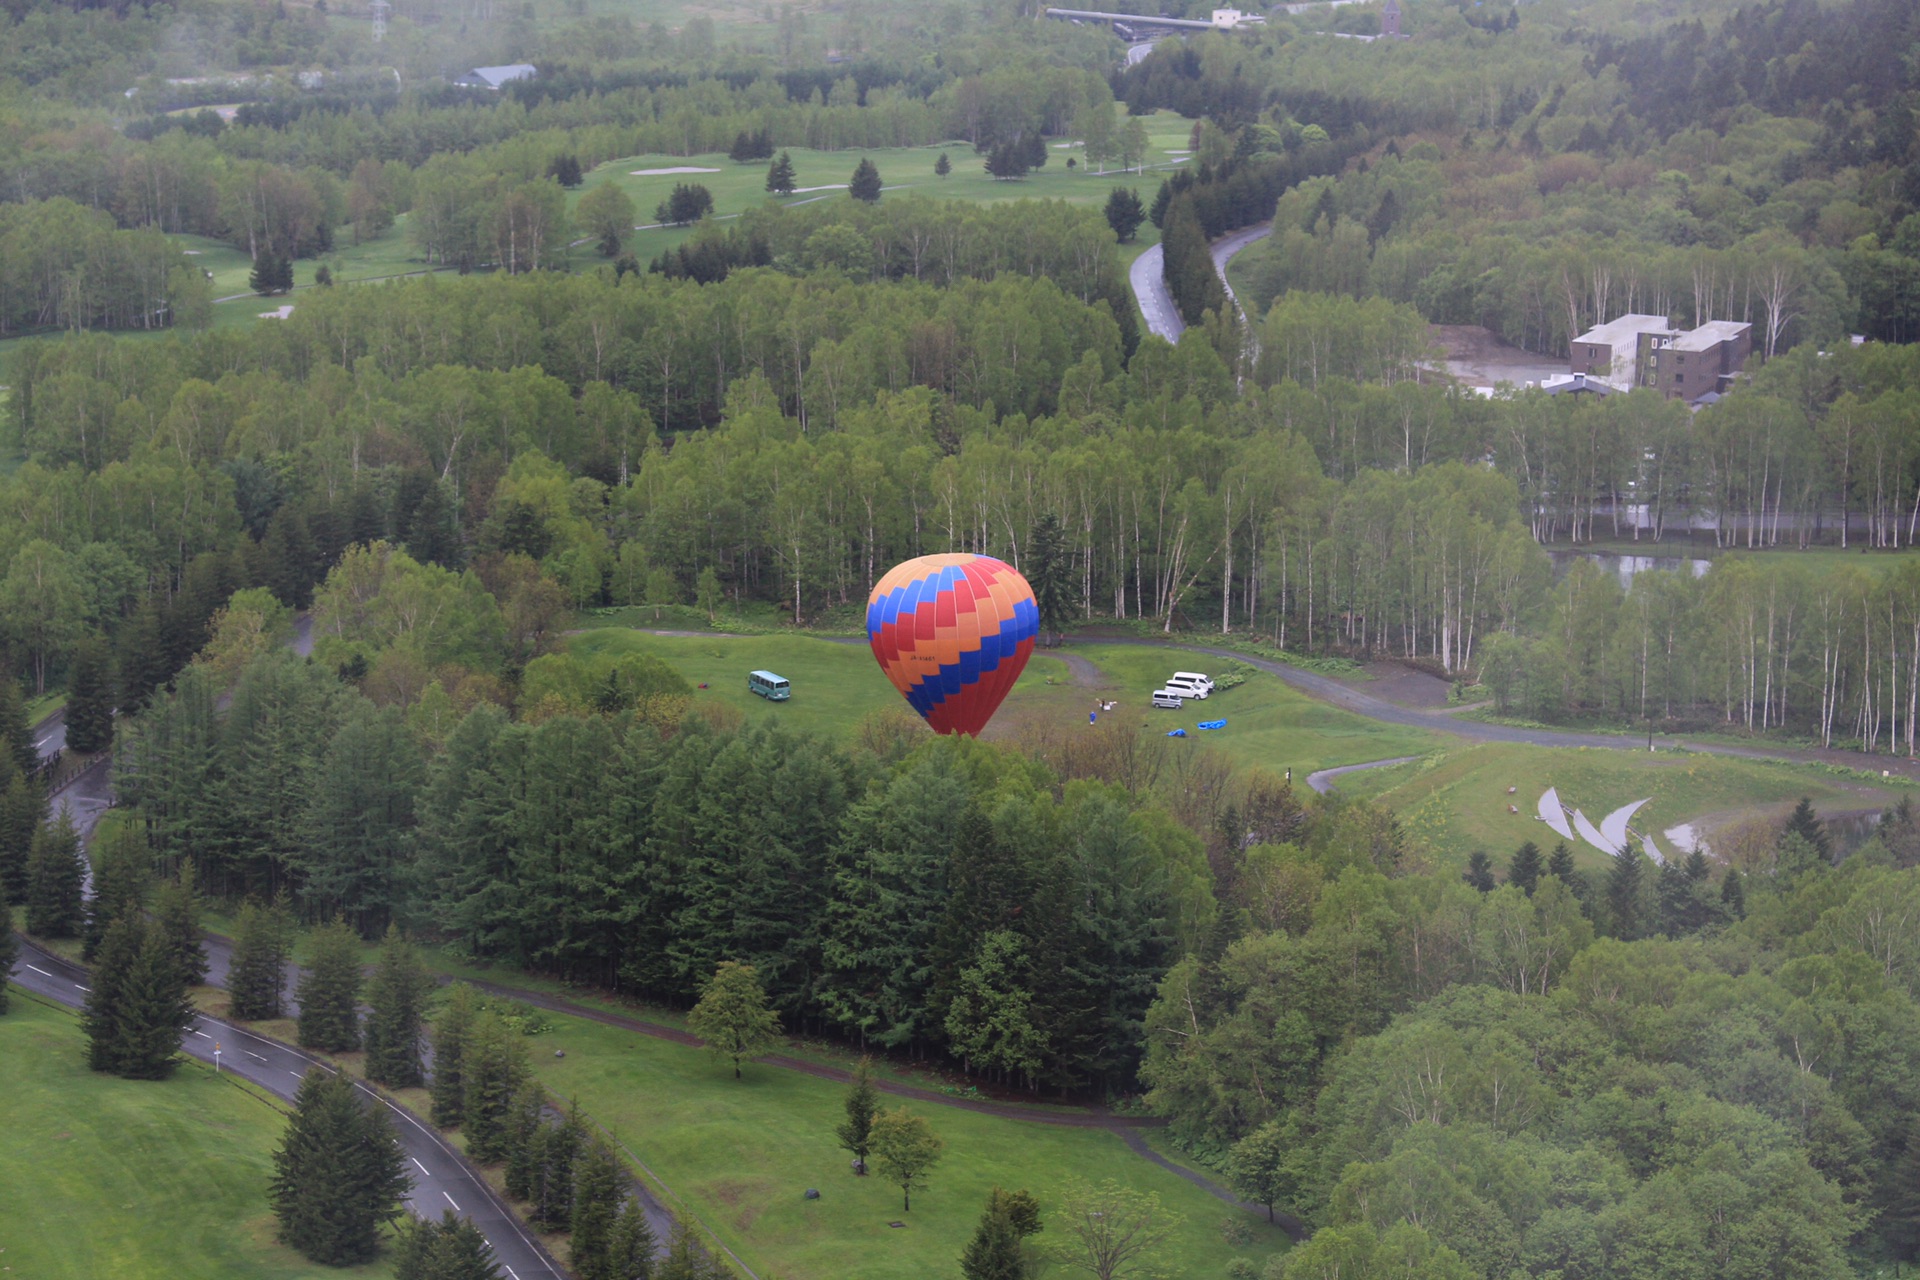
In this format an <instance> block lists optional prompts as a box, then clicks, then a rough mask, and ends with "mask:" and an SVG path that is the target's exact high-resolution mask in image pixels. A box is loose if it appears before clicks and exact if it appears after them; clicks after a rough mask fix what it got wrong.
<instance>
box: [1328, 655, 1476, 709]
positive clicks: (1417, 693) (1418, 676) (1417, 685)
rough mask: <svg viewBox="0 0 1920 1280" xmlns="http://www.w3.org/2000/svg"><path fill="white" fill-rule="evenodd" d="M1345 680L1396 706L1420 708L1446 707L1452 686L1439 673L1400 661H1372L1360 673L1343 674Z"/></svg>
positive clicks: (1350, 684) (1346, 683)
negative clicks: (1416, 667) (1355, 674)
mask: <svg viewBox="0 0 1920 1280" xmlns="http://www.w3.org/2000/svg"><path fill="white" fill-rule="evenodd" d="M1341 683H1342V684H1345V685H1347V686H1349V687H1350V688H1355V689H1359V688H1364V689H1365V690H1366V691H1367V692H1368V693H1369V694H1371V695H1372V696H1374V697H1376V698H1381V699H1384V700H1385V701H1387V702H1391V703H1392V704H1393V705H1394V706H1396V707H1408V708H1411V709H1413V710H1417V711H1441V710H1445V709H1446V705H1447V690H1448V688H1449V687H1450V686H1449V685H1448V684H1447V682H1446V681H1445V680H1442V679H1441V678H1440V677H1439V676H1436V675H1429V674H1428V673H1427V672H1425V671H1419V670H1416V669H1415V668H1413V667H1409V666H1407V665H1405V664H1404V663H1399V662H1369V663H1368V664H1367V665H1366V666H1364V667H1362V668H1360V672H1359V674H1358V675H1357V676H1352V677H1342V678H1341Z"/></svg>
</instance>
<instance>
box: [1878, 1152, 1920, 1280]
mask: <svg viewBox="0 0 1920 1280" xmlns="http://www.w3.org/2000/svg"><path fill="white" fill-rule="evenodd" d="M1881 1185H1882V1188H1883V1190H1882V1192H1881V1204H1880V1214H1879V1219H1878V1226H1879V1229H1880V1234H1881V1236H1882V1237H1883V1238H1884V1239H1885V1240H1886V1242H1887V1243H1888V1244H1889V1245H1891V1246H1892V1247H1893V1255H1894V1257H1896V1258H1898V1259H1900V1260H1901V1261H1902V1262H1920V1121H1915V1122H1913V1123H1911V1124H1910V1125H1909V1126H1908V1128H1907V1143H1906V1149H1905V1150H1903V1151H1902V1152H1901V1153H1900V1155H1899V1157H1898V1158H1897V1159H1893V1160H1889V1161H1888V1162H1887V1164H1886V1173H1885V1176H1884V1180H1883V1182H1882V1184H1881Z"/></svg>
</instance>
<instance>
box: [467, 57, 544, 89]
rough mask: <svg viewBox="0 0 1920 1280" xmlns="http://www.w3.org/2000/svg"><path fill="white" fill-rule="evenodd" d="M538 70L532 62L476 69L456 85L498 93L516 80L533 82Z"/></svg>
mask: <svg viewBox="0 0 1920 1280" xmlns="http://www.w3.org/2000/svg"><path fill="white" fill-rule="evenodd" d="M537 70H538V68H536V67H535V66H534V65H533V64H532V63H531V62H514V63H509V64H508V65H507V66H504V67H475V68H474V69H473V70H471V71H469V72H467V74H465V75H463V76H461V77H460V78H459V79H458V80H455V81H454V83H455V84H457V85H460V86H461V87H462V88H466V89H493V90H495V91H498V90H499V89H501V88H503V87H505V86H506V85H509V84H512V83H513V82H514V81H515V80H531V79H532V78H533V77H534V75H535V74H536V72H537Z"/></svg>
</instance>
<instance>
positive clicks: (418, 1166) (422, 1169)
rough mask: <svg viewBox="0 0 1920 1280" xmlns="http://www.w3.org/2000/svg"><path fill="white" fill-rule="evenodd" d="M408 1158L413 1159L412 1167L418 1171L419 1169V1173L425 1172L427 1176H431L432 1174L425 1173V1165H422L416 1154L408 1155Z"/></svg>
mask: <svg viewBox="0 0 1920 1280" xmlns="http://www.w3.org/2000/svg"><path fill="white" fill-rule="evenodd" d="M408 1159H410V1160H412V1161H413V1167H414V1168H416V1169H418V1170H419V1171H420V1172H421V1173H426V1174H427V1176H428V1177H429V1178H431V1177H432V1176H433V1175H432V1174H430V1173H427V1166H425V1165H423V1164H421V1163H420V1160H419V1158H418V1157H416V1156H409V1157H408Z"/></svg>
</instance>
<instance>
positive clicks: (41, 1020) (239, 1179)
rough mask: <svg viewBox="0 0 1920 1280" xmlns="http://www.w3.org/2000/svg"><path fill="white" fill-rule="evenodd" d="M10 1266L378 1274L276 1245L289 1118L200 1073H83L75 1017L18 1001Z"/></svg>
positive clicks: (0, 1153)
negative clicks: (279, 1147) (272, 1196)
mask: <svg viewBox="0 0 1920 1280" xmlns="http://www.w3.org/2000/svg"><path fill="white" fill-rule="evenodd" d="M0 1097H4V1098H5V1099H6V1120H5V1122H4V1123H0V1206H5V1208H4V1211H0V1265H4V1266H5V1267H6V1268H7V1271H8V1272H9V1273H10V1274H11V1275H13V1276H19V1277H29V1276H31V1277H34V1278H35V1280H67V1278H71V1280H98V1278H99V1277H104V1276H129V1277H140V1276H193V1277H195V1278H196V1280H224V1278H225V1277H232V1278H233V1280H318V1277H321V1276H329V1277H339V1276H345V1277H378V1276H387V1275H391V1274H392V1268H391V1266H390V1265H388V1264H386V1263H375V1264H372V1265H369V1266H365V1267H355V1268H348V1269H345V1270H341V1269H337V1268H332V1267H321V1266H315V1265H314V1264H312V1263H309V1262H307V1261H306V1260H304V1259H302V1258H301V1257H300V1256H299V1255H297V1254H295V1253H293V1252H292V1251H291V1250H289V1249H286V1248H283V1247H282V1246H281V1245H279V1244H278V1243H276V1242H275V1241H274V1238H273V1231H274V1223H273V1216H272V1213H271V1211H270V1210H269V1209H268V1207H267V1180H268V1179H269V1178H270V1177H271V1176H272V1160H271V1153H272V1150H273V1148H274V1146H275V1144H276V1143H278V1142H279V1139H280V1131H281V1129H282V1127H283V1123H284V1122H283V1119H282V1116H281V1114H280V1112H279V1111H277V1110H276V1109H275V1108H274V1107H273V1106H271V1105H269V1104H268V1103H266V1102H264V1101H263V1100H262V1099H261V1098H260V1097H257V1096H251V1095H249V1094H248V1093H246V1092H244V1091H243V1090H242V1089H241V1088H240V1087H237V1086H235V1085H234V1084H232V1083H231V1082H230V1081H226V1080H216V1079H214V1077H213V1076H212V1074H211V1073H210V1072H208V1071H207V1070H206V1069H205V1068H204V1067H201V1066H199V1065H198V1064H194V1065H190V1066H185V1067H182V1068H181V1070H180V1071H179V1073H178V1074H176V1075H175V1076H174V1078H173V1079H171V1080H165V1081H158V1082H155V1081H138V1080H119V1079H115V1078H113V1077H111V1076H102V1075H95V1074H94V1073H93V1072H91V1071H88V1070H87V1067H86V1049H85V1039H84V1037H83V1036H82V1034H81V1032H80V1025H79V1020H78V1018H77V1017H76V1016H75V1015H74V1014H72V1013H70V1012H67V1011H65V1010H56V1009H52V1008H49V1007H48V1006H46V1005H43V1004H40V1003H39V1002H37V1001H35V1000H31V999H28V998H27V997H26V996H24V995H22V994H21V993H20V992H18V991H15V992H14V993H13V1000H12V1004H11V1011H10V1012H9V1013H8V1014H7V1015H6V1016H5V1017H0Z"/></svg>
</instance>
